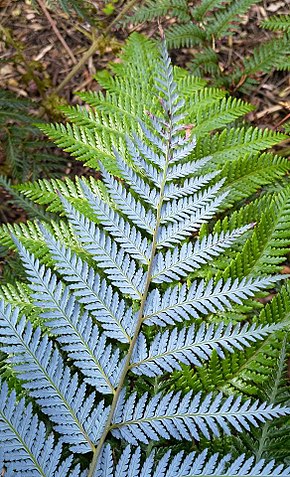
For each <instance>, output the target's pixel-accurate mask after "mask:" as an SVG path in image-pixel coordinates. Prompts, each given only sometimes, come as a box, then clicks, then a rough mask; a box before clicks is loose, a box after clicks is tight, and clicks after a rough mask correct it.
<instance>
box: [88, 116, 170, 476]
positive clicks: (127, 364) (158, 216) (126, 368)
mask: <svg viewBox="0 0 290 477" xmlns="http://www.w3.org/2000/svg"><path fill="white" fill-rule="evenodd" d="M168 115H169V119H170V120H169V124H168V132H169V134H168V139H167V148H166V155H165V166H164V170H163V179H162V182H161V185H160V200H159V204H158V207H157V214H156V227H155V230H154V234H153V240H152V250H151V257H150V261H149V265H148V272H147V279H146V283H145V287H144V293H143V296H142V299H141V302H140V309H139V314H138V320H137V325H136V329H135V333H134V336H133V338H132V341H131V343H130V346H129V349H128V353H127V357H126V361H125V364H124V368H123V371H122V374H121V377H120V382H119V385H118V387H117V389H116V392H115V395H114V397H113V400H112V405H111V409H110V414H109V416H108V420H107V423H106V426H105V429H104V432H103V435H102V437H101V439H100V442H99V444H98V446H97V447H96V450H95V452H94V456H93V459H92V462H91V466H90V469H89V473H88V477H93V476H94V472H95V468H96V465H97V461H98V457H99V455H100V452H101V450H102V447H103V445H104V443H105V441H106V438H107V435H108V433H109V432H110V430H111V428H112V419H113V416H114V412H115V409H116V406H117V403H118V399H119V395H120V392H121V391H122V389H123V386H124V382H125V379H126V376H127V374H128V372H129V371H130V360H131V356H132V353H133V350H134V346H135V344H136V341H137V339H138V336H139V332H140V328H141V326H142V324H143V321H144V316H143V315H144V313H143V312H144V308H145V304H146V300H147V296H148V291H149V287H150V284H151V279H152V270H153V263H154V257H155V253H156V248H157V236H158V230H159V226H160V221H161V209H162V204H163V199H164V188H165V184H166V179H167V170H168V164H169V160H170V146H171V138H172V126H173V124H172V120H171V111H169V112H168Z"/></svg>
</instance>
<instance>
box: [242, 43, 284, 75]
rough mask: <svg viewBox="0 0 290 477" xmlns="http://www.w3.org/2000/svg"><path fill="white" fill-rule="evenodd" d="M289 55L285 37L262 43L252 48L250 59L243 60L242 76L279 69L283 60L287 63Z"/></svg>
mask: <svg viewBox="0 0 290 477" xmlns="http://www.w3.org/2000/svg"><path fill="white" fill-rule="evenodd" d="M289 53H290V47H289V38H288V36H287V35H285V36H284V37H283V38H279V39H278V38H274V39H273V40H270V41H268V42H266V43H263V44H261V45H259V46H257V47H256V48H254V50H253V54H252V56H251V57H249V58H248V59H245V60H244V74H246V75H252V74H254V73H257V72H260V71H263V72H264V73H268V72H270V71H272V70H273V68H279V67H281V66H282V65H283V63H284V61H285V60H286V61H287V58H288V57H289Z"/></svg>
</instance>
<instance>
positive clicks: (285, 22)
mask: <svg viewBox="0 0 290 477" xmlns="http://www.w3.org/2000/svg"><path fill="white" fill-rule="evenodd" d="M261 26H262V27H263V28H266V29H267V30H272V31H285V32H290V15H273V16H271V17H270V18H268V19H267V20H263V21H262V22H261Z"/></svg>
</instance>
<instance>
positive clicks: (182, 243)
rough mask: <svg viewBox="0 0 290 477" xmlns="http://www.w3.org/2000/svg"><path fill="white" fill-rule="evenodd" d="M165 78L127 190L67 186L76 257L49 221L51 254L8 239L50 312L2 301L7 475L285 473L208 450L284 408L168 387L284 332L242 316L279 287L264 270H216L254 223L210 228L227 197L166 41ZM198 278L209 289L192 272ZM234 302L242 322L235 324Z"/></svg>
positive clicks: (112, 185) (2, 430)
mask: <svg viewBox="0 0 290 477" xmlns="http://www.w3.org/2000/svg"><path fill="white" fill-rule="evenodd" d="M156 72H158V73H157V74H156V76H155V80H154V88H153V90H152V91H151V94H152V95H153V94H154V95H155V98H158V100H157V101H156V102H155V105H156V107H157V108H158V114H155V112H154V113H152V112H151V111H150V112H147V118H146V120H145V119H144V120H143V119H139V122H138V124H137V125H135V126H136V131H139V133H138V134H137V132H136V133H133V134H132V135H131V136H130V137H129V136H128V137H125V140H126V143H127V148H128V151H129V152H130V155H129V156H128V157H123V156H122V148H121V147H120V148H119V150H117V149H115V151H114V157H115V166H114V167H115V170H116V171H118V174H119V176H121V177H122V179H116V177H115V176H114V175H112V174H110V173H108V172H107V170H106V169H105V168H104V167H103V166H102V165H101V164H100V168H101V172H102V177H103V183H104V184H105V186H106V189H105V188H104V187H101V188H100V189H99V190H96V189H95V188H94V187H93V185H92V184H90V182H89V181H80V182H79V184H80V187H81V190H82V192H81V193H82V194H83V200H82V201H81V202H80V201H77V200H75V201H70V200H68V199H67V198H66V197H64V195H63V194H61V190H60V193H59V200H61V203H62V207H63V211H64V213H65V215H66V217H67V220H68V225H67V226H66V228H64V230H65V231H66V232H65V233H66V234H67V235H70V237H69V240H71V241H72V242H71V243H72V246H71V247H70V246H67V243H66V240H63V239H64V237H65V233H64V235H63V237H61V233H60V234H55V233H54V230H55V229H54V227H56V229H57V230H59V231H61V226H58V225H55V226H53V225H44V223H42V224H38V228H39V229H40V231H41V234H42V242H43V243H45V248H46V252H45V256H42V257H40V259H39V258H37V256H36V255H37V253H36V254H35V253H32V252H31V246H29V247H26V246H25V244H24V243H25V237H21V236H20V235H19V234H18V233H16V234H14V235H13V240H14V242H15V244H16V246H17V248H18V251H19V254H20V256H21V259H22V262H23V266H24V268H25V270H26V274H27V279H28V287H29V289H30V290H31V298H32V301H33V303H32V304H31V307H32V308H33V309H34V310H35V309H38V310H39V314H38V315H39V316H37V314H35V311H34V312H33V313H32V312H31V309H29V306H30V305H29V303H27V304H26V305H27V306H26V309H27V315H29V316H30V315H31V320H29V319H28V318H27V317H25V316H23V314H22V310H23V306H21V310H20V309H19V308H17V307H15V306H13V305H11V304H7V303H5V301H6V300H5V299H4V300H3V301H2V302H1V308H0V328H1V337H2V342H3V346H2V348H1V350H2V352H3V353H4V354H5V355H6V361H7V363H8V364H9V363H11V364H12V366H11V367H10V368H9V367H8V368H7V369H8V370H9V369H10V377H9V379H7V381H6V380H4V381H3V382H2V388H1V395H0V436H1V444H2V457H3V472H4V473H5V475H7V476H12V475H20V474H26V475H29V477H33V476H45V477H48V476H49V477H50V476H53V477H57V476H73V477H77V476H81V477H84V476H86V477H93V476H94V477H105V476H106V477H113V476H114V477H125V476H129V475H130V476H133V477H137V476H142V477H145V476H146V477H148V476H151V477H160V476H164V477H165V476H166V477H173V476H175V477H177V476H179V477H182V476H183V477H189V476H197V475H200V476H209V475H211V476H217V477H218V476H232V475H238V476H247V475H251V476H272V475H273V476H274V475H275V476H289V475H290V468H289V467H285V466H284V465H283V464H279V463H275V462H274V461H273V460H271V461H266V460H263V459H261V458H260V459H255V456H252V457H251V456H250V455H244V454H241V455H230V454H227V453H225V452H223V451H221V452H220V453H218V452H215V451H214V449H215V445H214V444H213V445H212V442H213V443H214V442H220V439H221V440H223V439H225V438H226V437H225V436H228V437H227V439H228V438H229V439H231V438H232V439H234V438H236V436H237V435H238V434H239V433H241V435H244V433H248V432H250V431H251V430H252V429H253V428H258V427H259V426H260V425H263V424H264V423H266V422H269V421H271V420H272V419H274V418H283V416H287V415H288V414H289V413H290V408H289V407H288V406H287V404H285V403H284V402H281V403H278V404H277V403H276V402H275V400H272V402H269V403H267V402H263V401H261V400H258V399H256V398H253V399H249V397H248V396H247V393H246V392H244V393H243V390H242V389H240V390H239V391H238V392H236V393H235V392H233V386H232V387H229V388H226V387H225V390H224V392H221V391H220V390H217V391H216V390H213V392H209V393H208V392H204V390H203V389H201V390H200V391H198V392H196V391H195V390H194V387H193V388H192V389H191V390H189V391H188V392H183V390H182V389H181V390H179V391H177V390H176V389H174V388H173V389H171V388H172V386H173V383H174V379H173V374H174V373H175V372H180V370H181V369H182V367H183V366H187V367H188V369H194V370H198V369H203V367H204V366H206V363H209V362H211V359H212V358H213V357H214V358H215V359H216V358H218V360H219V361H221V362H222V361H223V360H224V359H226V360H228V359H229V355H231V353H233V355H235V351H237V352H238V351H239V350H243V349H246V348H249V349H251V346H252V344H253V346H255V344H258V343H264V341H265V339H267V337H272V336H276V337H277V336H278V334H279V333H284V331H283V330H284V328H285V327H287V323H288V321H287V320H286V319H285V316H284V320H283V319H281V320H279V319H277V320H276V321H275V320H272V323H271V322H270V321H271V320H268V321H269V322H268V323H267V320H261V323H262V324H260V323H259V321H257V320H256V321H255V319H253V320H252V323H249V319H250V316H251V315H249V319H248V320H247V319H243V317H245V316H246V315H245V314H246V311H247V310H252V309H253V310H254V311H255V310H256V311H255V316H257V313H258V311H257V310H259V306H258V302H254V301H253V300H252V297H254V296H255V295H256V294H257V293H259V292H262V291H263V290H267V289H269V288H270V289H271V288H273V287H275V285H276V284H277V283H278V282H279V281H280V279H281V276H280V275H274V276H271V275H269V274H266V273H263V274H262V275H261V276H259V275H258V274H257V273H255V272H253V273H251V271H252V269H253V266H252V265H253V264H250V265H249V269H248V271H246V269H245V270H244V271H243V272H244V274H243V276H241V277H239V276H236V278H233V277H234V276H235V273H234V271H232V273H231V274H230V272H229V270H228V269H227V268H226V269H225V270H224V271H223V272H219V268H221V265H219V260H222V256H223V255H222V254H224V255H225V256H226V255H227V254H229V256H231V254H232V255H233V259H232V260H231V263H232V264H233V265H231V268H232V269H234V268H235V266H238V265H239V262H238V257H241V256H242V255H243V253H244V252H243V247H246V245H247V244H248V243H249V242H248V241H246V242H245V240H244V237H245V236H246V237H247V236H248V235H249V233H252V231H253V227H254V224H253V223H252V222H251V221H249V222H248V223H246V225H243V226H238V227H228V230H224V223H219V225H217V226H216V231H213V232H212V233H208V232H207V231H206V228H205V227H206V226H205V224H206V223H207V222H209V221H210V220H211V219H212V218H213V217H214V216H215V215H216V214H217V213H218V212H219V210H221V207H222V205H223V204H224V203H226V202H227V201H228V200H229V196H230V191H229V190H224V189H223V186H224V183H225V179H224V178H220V179H219V180H216V179H217V175H218V172H217V171H210V170H209V171H207V164H209V163H210V161H211V157H210V156H204V157H203V158H201V159H200V160H196V159H195V157H194V151H195V148H196V138H195V135H193V134H192V133H191V130H192V125H190V121H189V118H188V117H187V116H186V111H187V109H186V104H185V102H184V100H183V99H181V98H180V96H179V94H178V90H177V85H176V82H175V81H174V77H173V68H172V66H171V63H170V59H169V57H168V54H167V51H166V47H165V45H164V44H163V46H162V50H161V56H160V58H159V60H158V63H157V65H156ZM88 121H89V119H88ZM200 134H201V135H202V130H201V131H200ZM205 171H206V172H205ZM266 183H267V182H266ZM280 200H282V199H280ZM274 205H275V204H273V214H274ZM252 207H255V205H253V206H252ZM243 214H244V218H245V217H247V218H250V217H251V213H249V211H248V213H246V212H245V210H244V209H243ZM232 220H234V219H232ZM261 223H262V222H261ZM262 225H263V224H262ZM262 225H261V227H262ZM58 227H59V228H58ZM261 227H260V232H259V233H262V229H261ZM273 227H274V226H273ZM200 229H202V230H203V232H202V233H200V234H199V235H198V231H199V230H200ZM15 230H16V229H15ZM257 233H258V232H257ZM23 239H24V240H23ZM247 246H249V245H247ZM237 248H238V249H240V252H239V254H238V256H236V257H234V255H236V250H237ZM262 255H263V254H262V252H261V253H260V256H262ZM269 255H271V253H270V252H269ZM278 255H279V254H278ZM279 260H280V258H278V261H277V264H278V263H279ZM210 264H212V266H213V267H216V270H215V273H211V271H210V267H211V265H210ZM234 264H236V265H234ZM277 264H276V267H277V266H278V265H277ZM274 265H275V264H274ZM274 265H273V267H274V268H273V270H271V272H272V271H275V270H276V268H275V266H274ZM200 269H202V270H204V276H203V278H202V276H201V275H197V276H195V272H196V271H198V270H200ZM261 269H262V270H263V267H262V266H261ZM23 286H24V285H23ZM25 286H27V285H25ZM22 291H23V288H22ZM24 294H25V291H24ZM4 295H5V297H7V296H8V295H9V289H6V291H5V293H4ZM18 296H20V295H19V293H18ZM279 296H280V295H279ZM277 300H278V298H277ZM8 301H9V300H8ZM254 303H256V307H255V304H254ZM232 307H234V308H233V309H234V311H233V312H232V313H233V314H234V313H236V314H239V313H240V314H241V318H240V320H237V319H235V318H233V319H232V320H230V313H231V311H230V310H231V309H232ZM227 313H229V314H228V315H227ZM238 321H241V323H238ZM284 347H285V346H284ZM7 372H8V371H7ZM11 383H13V384H11ZM19 385H20V389H22V391H21V390H20V389H19ZM12 386H13V387H15V386H17V392H16V391H15V390H12V391H11V390H9V388H11V387H12ZM168 446H169V449H168ZM170 447H171V449H170ZM260 457H263V456H262V454H261V453H260Z"/></svg>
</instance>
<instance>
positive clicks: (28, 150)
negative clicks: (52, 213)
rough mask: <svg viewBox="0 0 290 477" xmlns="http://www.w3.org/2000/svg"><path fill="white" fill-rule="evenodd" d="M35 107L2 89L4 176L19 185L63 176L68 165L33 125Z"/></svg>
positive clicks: (1, 135) (0, 120)
mask: <svg viewBox="0 0 290 477" xmlns="http://www.w3.org/2000/svg"><path fill="white" fill-rule="evenodd" d="M33 107H34V108H35V104H33V103H32V102H31V101H29V100H26V99H23V98H19V97H17V96H15V95H13V94H11V93H10V92H9V91H6V90H0V125H1V133H0V140H1V149H2V151H1V152H2V154H3V156H4V161H3V162H2V164H1V173H2V174H3V175H4V174H5V175H6V176H7V177H10V178H11V179H13V180H14V181H18V182H26V181H29V180H35V179H37V178H40V177H58V176H61V174H62V173H63V170H64V166H65V164H66V159H65V158H64V157H63V156H59V155H56V154H55V153H51V152H50V150H51V149H52V148H53V144H52V143H51V142H49V141H47V140H46V139H45V138H44V136H43V134H41V133H40V131H39V129H38V128H36V126H35V125H34V123H35V122H36V117H35V116H33V114H32V110H33Z"/></svg>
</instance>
